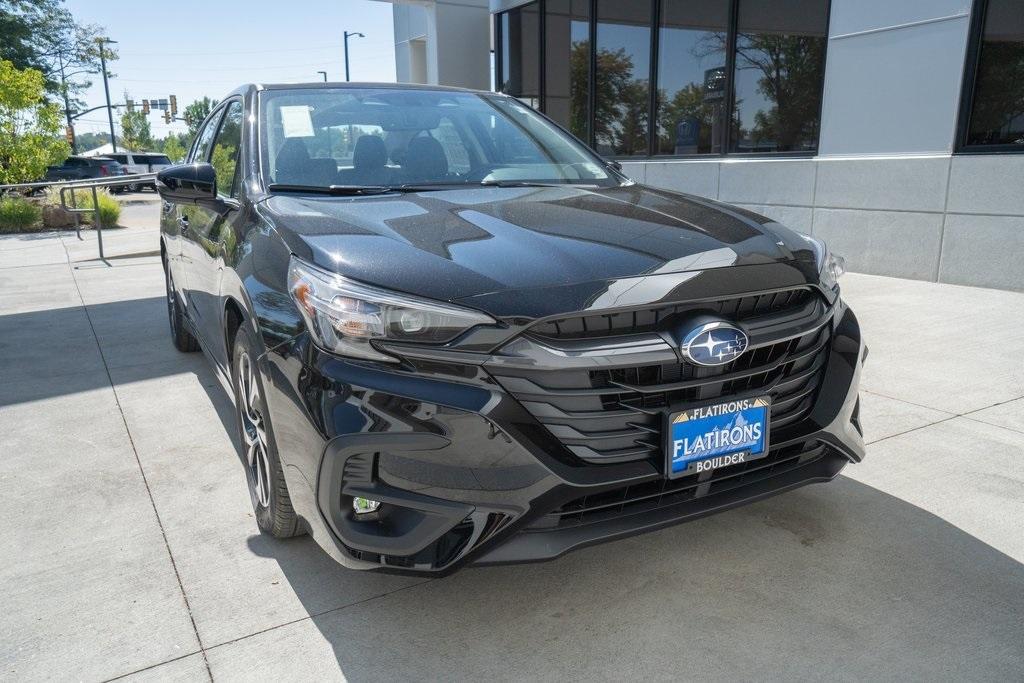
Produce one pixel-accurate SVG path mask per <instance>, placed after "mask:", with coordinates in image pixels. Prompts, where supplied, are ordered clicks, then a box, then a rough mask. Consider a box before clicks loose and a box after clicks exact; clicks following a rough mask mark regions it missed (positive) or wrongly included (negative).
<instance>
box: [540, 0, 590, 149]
mask: <svg viewBox="0 0 1024 683" xmlns="http://www.w3.org/2000/svg"><path fill="white" fill-rule="evenodd" d="M545 11H546V12H547V15H546V17H545V20H544V21H545V25H544V26H545V29H544V30H545V43H546V44H545V51H544V57H545V67H544V69H545V73H544V77H545V81H544V113H545V114H547V115H548V116H550V117H551V118H552V119H554V120H555V121H557V122H558V123H560V124H562V125H563V126H565V127H566V128H568V129H569V131H570V132H572V134H573V135H575V136H576V137H578V138H579V139H581V140H586V139H587V138H588V137H589V133H588V132H587V107H588V104H587V92H588V88H587V81H588V77H589V74H590V1H589V0H548V2H547V4H546V10H545Z"/></svg>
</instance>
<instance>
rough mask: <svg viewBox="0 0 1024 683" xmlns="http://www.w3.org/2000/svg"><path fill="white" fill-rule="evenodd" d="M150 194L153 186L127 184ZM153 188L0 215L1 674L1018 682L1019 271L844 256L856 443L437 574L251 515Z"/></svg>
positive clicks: (224, 412)
mask: <svg viewBox="0 0 1024 683" xmlns="http://www.w3.org/2000/svg"><path fill="white" fill-rule="evenodd" d="M144 196H148V197H149V198H151V199H152V198H153V196H152V195H144ZM156 211H157V204H156V203H155V202H154V201H148V202H145V203H143V204H132V205H129V206H126V207H125V211H124V215H123V220H122V222H123V223H125V224H126V225H128V226H129V227H127V228H125V229H121V230H111V231H108V232H106V233H105V241H106V244H107V253H108V255H110V256H111V258H110V259H109V261H108V263H106V264H105V263H103V262H100V261H97V260H95V255H96V254H95V248H96V245H95V241H94V236H93V234H92V233H87V234H86V240H85V241H83V242H79V241H78V240H77V239H75V237H74V233H70V234H65V235H62V236H53V235H42V236H38V235H33V236H6V237H2V238H0V378H2V381H0V493H2V498H3V500H4V502H5V505H4V508H5V509H6V510H7V511H8V512H9V513H10V514H9V516H8V517H7V521H6V523H3V524H0V548H3V553H2V556H0V580H2V585H3V587H4V591H5V595H4V598H3V608H2V609H0V677H2V678H5V679H9V680H19V681H23V680H43V679H62V680H63V679H80V680H90V681H92V680H105V679H111V678H115V677H121V676H128V677H130V678H132V679H135V680H150V679H152V680H206V679H210V678H213V679H217V680H247V681H250V680H272V679H273V680H309V679H312V678H325V679H340V678H342V677H343V676H344V677H345V678H347V679H350V680H371V679H372V680H392V679H410V678H416V679H444V680H453V679H492V680H523V679H532V680H537V679H544V680H555V679H557V680H579V679H597V680H606V679H620V680H621V679H624V678H631V679H641V678H643V679H659V680H669V679H671V680H679V679H693V678H701V679H713V680H736V679H742V680H754V679H757V680H783V679H784V680H811V679H814V680H821V679H838V680H858V681H860V680H865V679H867V680H877V679H897V678H909V679H917V680H999V681H1003V680H1019V679H1020V677H1021V675H1022V671H1024V564H1022V563H1024V533H1022V531H1021V520H1022V519H1024V361H1022V359H1024V294H1020V293H1011V292H1004V291H996V290H986V289H976V288H968V287H958V286H952V285H937V284H931V283H924V282H916V281H909V280H898V279H892V278H883V277H873V276H865V275H856V274H850V275H847V276H846V278H845V279H844V280H843V286H844V291H845V296H846V297H847V299H848V300H849V301H850V302H851V303H852V305H853V306H854V307H855V309H856V312H857V314H858V315H859V317H860V320H861V324H862V326H863V328H864V331H865V336H866V338H867V340H868V343H869V345H870V348H871V354H870V357H869V360H868V366H867V368H866V370H865V375H864V380H863V389H864V394H863V412H862V421H863V424H864V426H865V429H866V432H867V439H868V441H869V442H870V445H869V449H868V458H867V460H866V461H865V462H864V463H863V464H861V465H859V466H855V467H849V468H847V470H846V472H845V473H844V475H843V476H842V477H840V478H839V479H837V480H836V481H834V482H832V483H830V484H824V485H815V486H812V487H808V488H804V489H801V490H799V491H796V492H793V493H789V494H786V495H783V496H780V497H776V498H773V499H770V500H767V501H764V502H761V503H758V504H755V505H752V506H748V507H746V508H742V509H739V510H735V511H732V512H728V513H725V514H722V515H717V516H714V517H709V518H706V519H703V520H700V521H697V522H694V523H690V524H686V525H683V526H679V527H675V528H672V529H668V530H663V531H659V532H656V533H652V534H648V535H645V536H640V537H637V538H632V539H628V540H623V541H618V542H615V543H611V544H607V545H603V546H598V547H594V548H588V549H585V550H583V551H580V552H576V553H574V554H571V555H568V556H566V557H564V558H561V559H559V560H557V561H554V562H550V563H546V564H540V565H526V566H516V567H498V568H488V569H470V570H466V571H463V572H460V573H458V574H456V575H454V576H452V577H449V578H446V579H440V580H424V579H422V578H412V579H410V578H403V577H395V576H378V575H367V574H361V573H355V572H350V571H347V570H345V569H343V568H341V567H339V566H337V565H335V564H334V563H333V562H332V561H331V560H329V559H328V558H327V556H326V555H324V554H323V553H321V552H320V550H319V549H318V548H317V547H316V546H315V545H314V544H313V542H312V541H310V540H309V539H308V538H300V539H294V540H291V541H286V542H281V541H276V540H273V539H269V538H265V537H263V536H261V535H259V533H258V532H257V529H256V524H255V521H254V519H253V516H252V510H251V507H250V503H249V498H248V494H247V492H246V489H245V476H244V472H243V468H242V465H241V463H240V461H239V458H238V456H237V455H236V451H235V448H234V445H233V443H232V437H231V430H232V429H233V417H232V412H231V411H232V407H231V403H230V399H229V398H228V396H227V394H226V393H225V391H224V389H223V388H222V385H221V384H220V383H219V382H218V380H217V379H216V377H215V376H214V374H213V373H212V371H211V370H210V368H209V366H208V365H207V364H206V362H205V361H204V359H203V357H202V356H201V355H199V354H192V355H182V354H179V353H178V352H176V351H175V350H174V349H173V347H172V346H171V343H170V340H169V338H168V334H167V321H166V314H165V308H164V301H163V294H164V288H163V279H162V274H161V270H160V265H159V258H158V256H157V255H155V254H154V252H155V250H157V249H158V245H157V241H156V232H155V228H154V225H155V216H156Z"/></svg>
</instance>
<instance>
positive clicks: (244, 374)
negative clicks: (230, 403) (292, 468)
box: [231, 327, 303, 538]
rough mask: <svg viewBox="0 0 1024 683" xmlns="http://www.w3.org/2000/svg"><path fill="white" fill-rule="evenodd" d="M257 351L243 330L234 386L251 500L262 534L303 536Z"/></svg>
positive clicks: (236, 354)
mask: <svg viewBox="0 0 1024 683" xmlns="http://www.w3.org/2000/svg"><path fill="white" fill-rule="evenodd" d="M256 349H257V346H256V344H255V342H254V341H253V339H252V335H251V333H250V332H249V331H248V330H247V329H245V327H241V328H239V330H238V333H237V334H236V335H235V343H234V348H233V350H232V356H231V357H232V363H231V379H232V381H231V384H232V386H233V387H234V394H235V413H236V417H237V419H238V435H239V438H240V440H241V444H242V451H243V455H244V462H245V467H246V470H245V473H246V479H247V480H248V483H249V497H250V498H251V499H252V508H253V511H254V512H255V513H256V523H257V524H258V525H259V528H260V531H262V532H263V533H265V534H269V535H271V536H274V537H276V538H288V537H291V536H299V535H301V534H302V533H303V531H302V528H301V526H300V525H299V519H298V516H297V515H296V514H295V511H294V510H293V509H292V501H291V498H290V497H289V496H288V486H287V485H286V484H285V480H284V471H283V470H282V468H281V460H280V459H279V458H278V455H277V449H276V448H275V446H274V442H273V439H272V438H271V434H272V433H273V432H272V428H271V425H270V413H269V412H268V411H267V402H266V400H265V399H264V393H263V383H262V380H261V378H260V373H259V370H258V368H257V366H256V358H257V352H256Z"/></svg>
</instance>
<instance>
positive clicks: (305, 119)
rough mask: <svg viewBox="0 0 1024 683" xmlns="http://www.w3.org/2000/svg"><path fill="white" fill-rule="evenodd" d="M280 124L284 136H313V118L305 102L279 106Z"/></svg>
mask: <svg viewBox="0 0 1024 683" xmlns="http://www.w3.org/2000/svg"><path fill="white" fill-rule="evenodd" d="M281 126H282V127H283V128H284V136H285V137H286V138H311V137H313V119H312V118H310V115H309V107H308V106H307V105H305V104H301V105H286V106H283V107H281Z"/></svg>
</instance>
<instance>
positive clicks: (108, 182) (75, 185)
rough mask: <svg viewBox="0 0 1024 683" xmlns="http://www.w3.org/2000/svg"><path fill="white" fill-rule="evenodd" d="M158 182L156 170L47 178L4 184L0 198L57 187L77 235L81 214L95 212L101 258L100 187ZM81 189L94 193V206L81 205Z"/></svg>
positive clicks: (0, 186) (80, 223)
mask: <svg viewBox="0 0 1024 683" xmlns="http://www.w3.org/2000/svg"><path fill="white" fill-rule="evenodd" d="M155 181H156V173H135V174H133V175H119V176H111V177H106V178H87V179H84V180H47V181H43V182H38V183H15V184H13V185H0V197H2V196H3V195H5V194H11V193H14V194H26V191H27V192H28V193H29V194H31V193H34V192H37V191H40V190H50V189H52V188H57V190H58V191H59V193H60V206H61V208H62V209H64V210H65V211H67V212H68V213H70V214H73V215H74V217H75V236H76V237H78V239H80V240H81V239H84V238H83V237H82V222H81V220H79V215H81V214H86V213H90V212H92V214H93V225H94V226H95V227H96V240H97V242H98V244H99V250H100V259H105V258H106V257H105V256H104V255H103V219H102V218H101V217H100V202H99V197H97V192H96V191H97V189H100V188H106V187H127V186H129V185H141V184H143V183H152V182H155ZM77 190H89V191H90V192H91V193H92V206H91V207H89V206H86V207H79V206H78V192H77Z"/></svg>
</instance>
